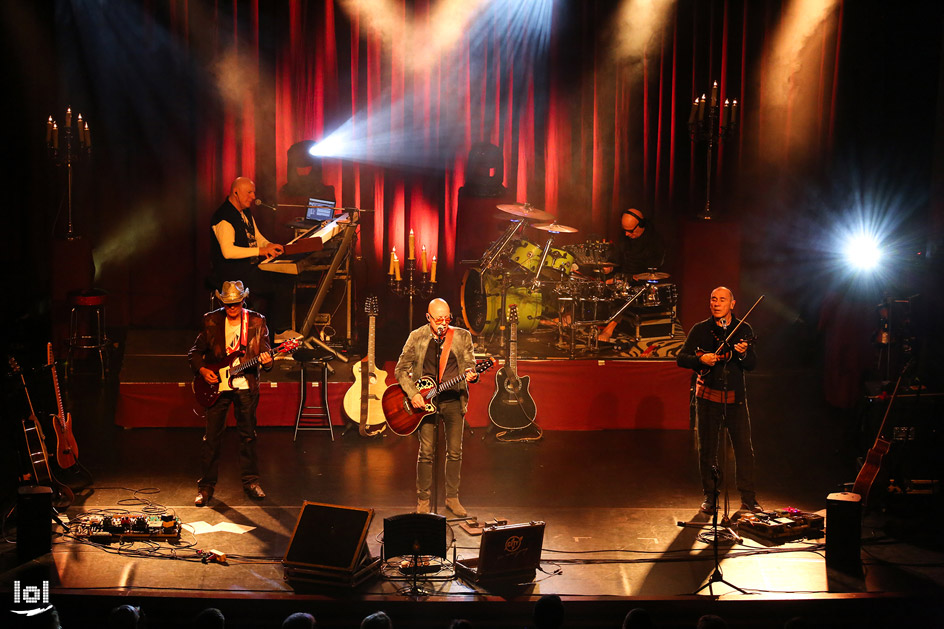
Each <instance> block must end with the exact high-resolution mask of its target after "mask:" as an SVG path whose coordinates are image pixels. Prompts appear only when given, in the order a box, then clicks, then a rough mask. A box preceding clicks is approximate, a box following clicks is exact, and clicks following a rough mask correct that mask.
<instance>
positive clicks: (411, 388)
mask: <svg viewBox="0 0 944 629" xmlns="http://www.w3.org/2000/svg"><path fill="white" fill-rule="evenodd" d="M426 321H427V325H424V326H422V327H420V328H417V329H416V330H413V331H412V332H411V333H410V337H409V338H408V339H407V341H406V344H405V345H404V346H403V351H402V352H401V353H400V359H399V360H398V361H397V366H396V369H395V371H394V373H395V374H396V377H397V382H399V383H400V386H401V387H403V391H404V392H405V393H406V395H407V397H408V398H410V403H411V404H412V405H413V407H414V408H423V406H424V402H425V400H424V399H423V396H422V394H420V392H419V390H418V389H417V388H416V385H415V384H414V383H415V381H416V380H419V379H420V378H422V377H423V376H430V377H431V378H433V379H434V380H435V381H436V382H445V381H447V380H452V379H454V378H455V377H456V376H458V375H459V374H460V373H464V374H465V379H464V380H460V382H459V384H457V385H455V386H454V387H452V388H451V389H447V390H445V391H442V392H440V394H439V397H438V400H437V401H436V406H437V408H438V409H439V412H438V413H437V415H438V416H439V417H441V418H442V421H443V425H444V426H445V432H446V507H447V508H448V509H449V510H450V511H452V512H453V513H454V514H456V515H457V516H458V517H460V518H464V517H465V516H467V515H468V512H467V511H466V509H465V507H463V506H462V504H461V503H460V502H459V475H460V472H461V469H462V429H463V424H464V418H465V412H466V409H467V408H468V403H469V387H468V383H469V382H474V381H475V380H477V379H478V374H476V373H475V371H474V368H475V357H474V356H473V355H472V335H471V334H469V331H468V330H464V329H462V328H455V327H452V326H451V325H449V322H450V321H452V313H451V311H450V308H449V304H448V303H446V301H445V300H444V299H439V298H436V299H433V300H432V301H431V302H429V308H428V309H427V312H426ZM443 352H448V354H447V356H448V358H446V360H445V361H442V360H440V357H441V354H442V353H443ZM437 419H438V418H437V417H436V415H431V416H429V417H427V418H426V419H424V420H423V422H422V423H421V424H420V426H419V428H418V429H417V436H418V438H419V442H420V445H419V454H418V455H417V458H416V512H417V513H429V512H430V489H431V488H432V485H433V451H434V448H435V447H436V439H437V434H438V433H437V424H436V420H437Z"/></svg>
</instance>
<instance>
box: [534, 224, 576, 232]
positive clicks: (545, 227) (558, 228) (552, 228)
mask: <svg viewBox="0 0 944 629" xmlns="http://www.w3.org/2000/svg"><path fill="white" fill-rule="evenodd" d="M531 227H533V228H535V229H540V230H541V231H546V232H553V233H555V234H576V233H577V228H576V227H568V226H567V225H561V224H560V223H538V224H537V225H532V226H531Z"/></svg>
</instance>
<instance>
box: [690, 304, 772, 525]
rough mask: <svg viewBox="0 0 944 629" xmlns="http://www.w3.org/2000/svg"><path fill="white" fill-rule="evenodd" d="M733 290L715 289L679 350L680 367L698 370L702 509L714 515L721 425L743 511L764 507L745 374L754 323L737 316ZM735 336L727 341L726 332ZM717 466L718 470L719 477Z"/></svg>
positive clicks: (754, 360)
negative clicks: (759, 493) (759, 495)
mask: <svg viewBox="0 0 944 629" xmlns="http://www.w3.org/2000/svg"><path fill="white" fill-rule="evenodd" d="M735 303H736V302H735V300H734V293H732V292H731V290H730V289H729V288H727V287H725V286H719V287H718V288H716V289H714V290H713V291H711V297H710V299H709V304H708V307H709V310H710V311H711V316H710V317H708V318H707V319H705V320H704V321H701V322H699V323H696V324H695V325H694V326H692V329H691V331H690V332H689V333H688V338H686V339H685V345H684V346H683V347H682V349H681V350H680V351H679V353H678V357H677V358H676V363H677V364H678V366H679V367H684V368H686V369H692V370H693V371H694V372H695V373H696V374H697V377H696V381H695V389H694V397H695V400H694V401H695V406H696V420H695V429H696V431H697V433H698V470H699V472H700V474H701V486H702V491H703V492H704V494H705V499H704V502H702V505H701V510H702V511H703V512H704V513H708V514H713V513H714V512H715V511H716V510H717V505H718V502H717V494H716V492H715V476H717V478H718V487H720V486H721V482H722V481H723V479H722V477H721V473H722V472H723V470H721V468H720V466H719V460H718V450H719V444H720V443H725V441H723V440H722V438H723V437H722V436H723V434H724V433H723V429H726V430H727V434H728V435H729V436H730V439H731V444H732V445H733V446H734V459H735V480H736V483H737V489H738V491H739V492H740V493H741V509H742V510H745V511H753V512H755V513H757V512H760V511H762V510H763V509H762V508H761V506H760V505H759V504H757V496H756V494H755V492H754V448H753V446H752V445H751V418H750V414H749V413H748V409H747V389H746V388H745V385H744V374H745V372H747V371H751V370H753V369H754V367H755V366H756V365H757V357H756V356H755V355H754V350H753V348H752V346H751V344H750V343H749V339H752V338H753V336H754V333H753V331H752V330H751V326H750V325H748V324H747V323H742V324H741V325H740V327H738V328H737V330H734V328H735V327H736V326H737V325H738V323H740V320H739V319H737V318H736V317H735V316H734V306H735ZM732 331H733V333H734V334H733V336H732V338H731V340H729V341H728V342H727V344H725V340H727V338H728V336H729V335H731V333H732ZM715 470H717V471H718V473H717V475H716V474H715Z"/></svg>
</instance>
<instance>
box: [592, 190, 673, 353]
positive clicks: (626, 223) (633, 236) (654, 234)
mask: <svg viewBox="0 0 944 629" xmlns="http://www.w3.org/2000/svg"><path fill="white" fill-rule="evenodd" d="M620 225H621V226H622V228H623V235H622V237H620V238H619V239H617V243H616V260H615V262H616V263H617V264H618V265H619V270H620V273H622V274H623V275H624V276H626V277H630V276H633V275H637V274H639V273H645V272H646V271H648V270H649V269H659V268H662V265H663V264H664V263H665V241H664V240H663V239H662V236H661V235H660V234H659V232H658V231H656V228H655V226H654V225H650V224H649V221H647V220H646V217H645V215H644V214H643V212H642V210H638V209H636V208H629V209H626V210H623V213H622V215H621V216H620ZM603 271H604V273H611V272H612V271H613V268H612V267H605V268H604V269H603ZM618 322H619V320H617V321H613V322H611V323H609V324H607V326H606V327H605V328H603V330H602V331H601V332H600V335H599V336H598V337H597V338H598V339H599V340H601V341H609V340H610V337H611V336H613V331H614V330H615V329H616V326H617V324H618Z"/></svg>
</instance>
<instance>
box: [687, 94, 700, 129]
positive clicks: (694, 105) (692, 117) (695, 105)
mask: <svg viewBox="0 0 944 629" xmlns="http://www.w3.org/2000/svg"><path fill="white" fill-rule="evenodd" d="M696 116H698V98H696V99H695V101H694V102H693V103H692V113H690V114H688V124H695V117H696Z"/></svg>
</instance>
